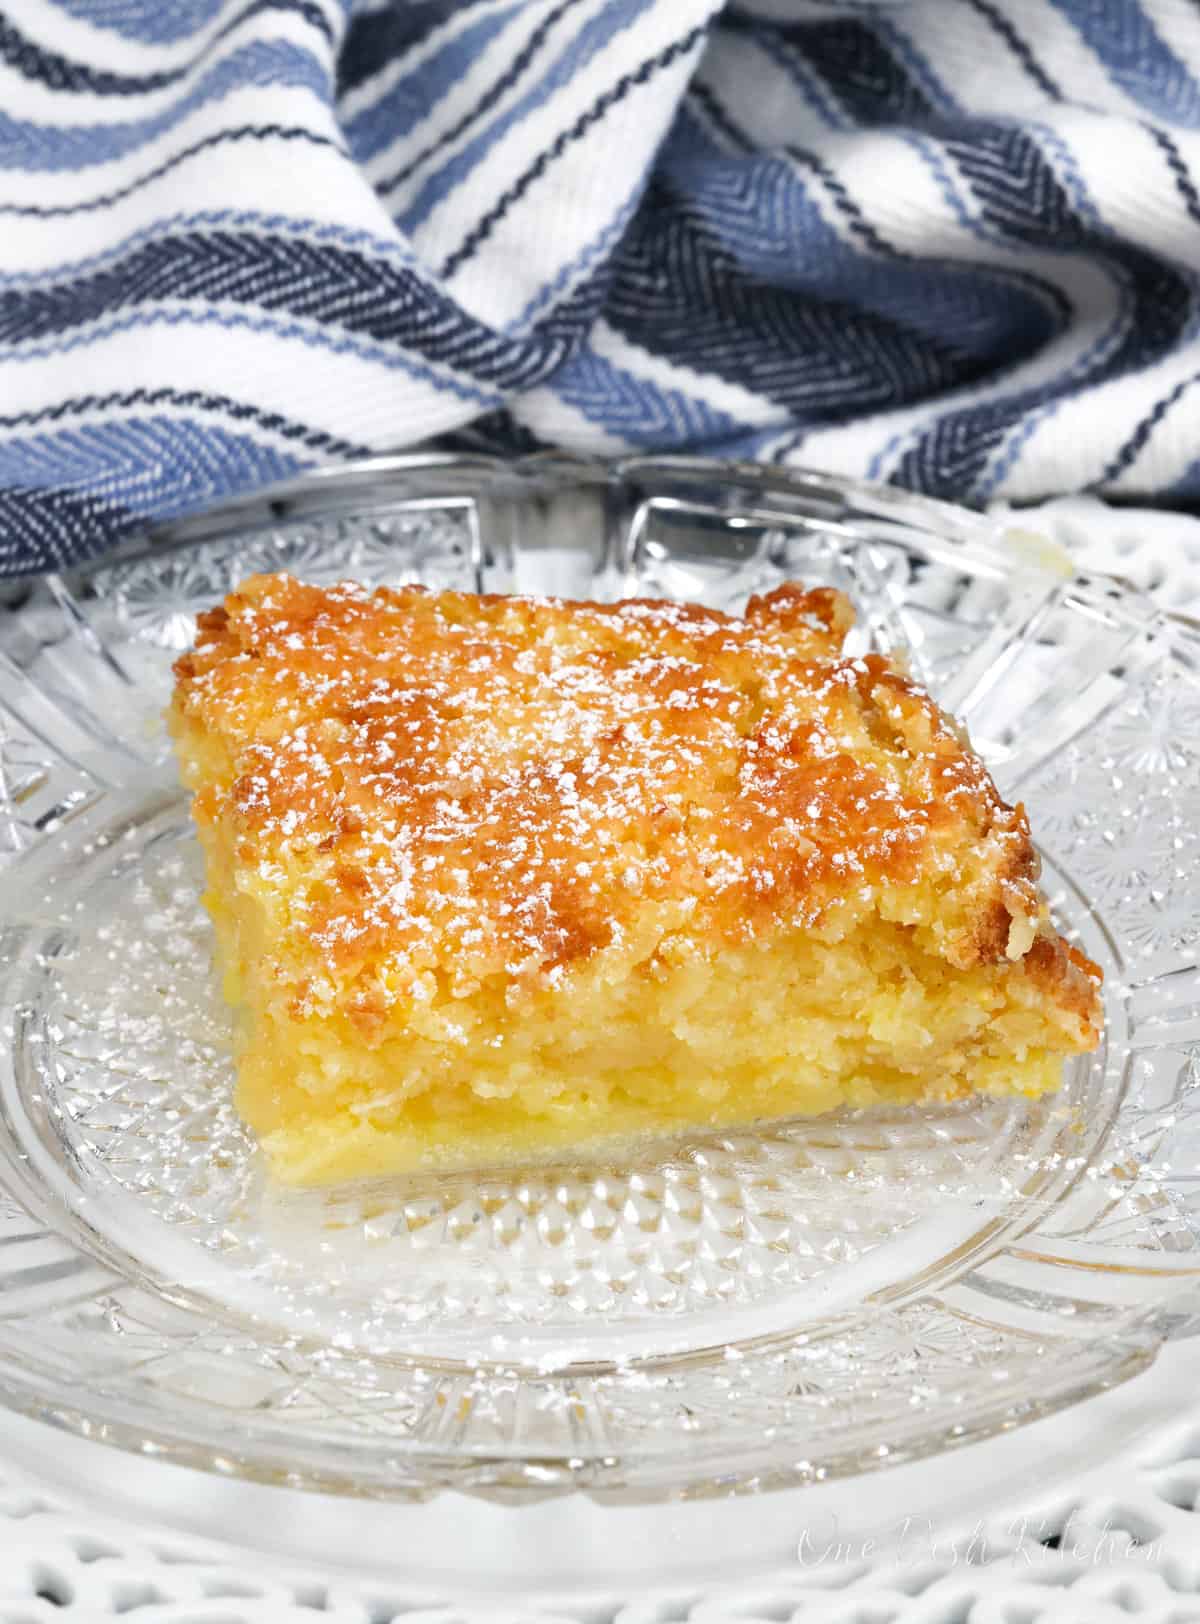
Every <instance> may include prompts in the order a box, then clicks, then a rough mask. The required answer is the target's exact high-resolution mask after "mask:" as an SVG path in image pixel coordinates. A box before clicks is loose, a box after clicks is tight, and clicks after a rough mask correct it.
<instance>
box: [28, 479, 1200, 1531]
mask: <svg viewBox="0 0 1200 1624" xmlns="http://www.w3.org/2000/svg"><path fill="white" fill-rule="evenodd" d="M274 569H287V570H291V571H292V572H294V573H295V574H298V575H300V576H303V577H306V578H309V579H313V580H333V579H336V578H338V577H342V576H353V577H356V578H358V579H361V580H365V581H368V582H371V583H377V582H399V581H412V580H417V581H421V582H424V583H425V584H427V585H429V586H450V585H453V586H459V587H464V588H467V589H471V590H490V591H539V592H541V591H548V592H555V593H560V594H568V595H574V596H595V597H600V598H606V599H611V598H615V597H619V596H625V595H630V594H636V595H642V596H645V595H656V596H668V597H676V598H686V599H697V600H700V601H702V602H706V603H709V604H714V605H719V606H721V607H725V608H735V607H738V606H740V605H741V603H742V602H743V601H744V600H745V598H746V597H747V595H748V594H749V593H751V592H754V591H761V590H763V589H764V588H769V587H770V586H771V585H773V584H774V583H776V582H778V581H780V580H782V579H784V578H787V577H792V578H798V579H801V580H804V581H807V582H825V583H830V584H835V585H837V586H840V587H842V588H843V589H844V590H845V591H847V592H848V593H849V594H850V596H851V597H852V598H853V599H854V601H855V603H856V604H857V606H858V609H859V613H860V626H859V629H858V631H857V632H856V633H855V636H856V637H857V639H858V641H859V645H860V647H863V648H865V647H868V646H871V647H878V648H884V649H902V650H904V651H905V654H906V656H907V658H908V659H909V661H910V663H911V665H912V667H913V669H914V671H915V672H916V673H917V674H918V675H919V676H920V677H921V678H922V679H923V680H924V681H925V682H927V683H928V685H929V686H930V688H931V689H932V690H933V692H934V693H935V694H936V695H937V696H938V697H939V699H941V700H942V701H943V703H945V704H946V705H948V706H949V707H951V708H952V709H953V710H954V711H956V712H957V713H958V714H959V715H960V716H962V717H964V718H965V719H966V720H967V722H968V723H969V725H970V727H971V730H972V733H973V736H974V739H975V742H976V744H977V746H978V747H979V748H980V749H981V751H982V753H983V755H984V756H985V757H986V759H987V760H988V762H989V763H990V765H991V767H992V769H993V771H994V772H995V774H996V777H997V779H998V781H999V783H1000V785H1001V788H1002V789H1003V790H1004V791H1005V792H1006V793H1007V794H1008V795H1009V796H1010V797H1012V798H1017V797H1020V798H1021V799H1024V800H1025V801H1026V802H1027V803H1028V805H1029V808H1030V812H1031V816H1032V819H1033V824H1034V830H1035V834H1036V836H1037V838H1038V841H1039V844H1040V846H1041V848H1042V851H1043V856H1044V862H1045V880H1046V885H1047V887H1048V890H1049V891H1050V893H1051V895H1052V899H1053V903H1054V906H1055V909H1056V912H1057V915H1058V918H1059V922H1060V924H1061V926H1062V928H1064V929H1065V930H1066V931H1068V932H1069V933H1070V934H1071V935H1072V936H1073V937H1075V938H1076V939H1078V940H1079V941H1080V942H1081V943H1082V945H1083V946H1084V947H1085V948H1086V951H1087V952H1088V953H1089V954H1090V955H1091V956H1092V957H1093V958H1095V959H1096V960H1098V961H1099V962H1100V964H1101V965H1102V966H1103V968H1104V971H1105V975H1106V987H1105V1000H1106V1018H1107V1030H1106V1038H1105V1042H1104V1046H1103V1047H1102V1049H1101V1050H1100V1052H1099V1053H1098V1054H1096V1055H1095V1056H1088V1057H1086V1058H1083V1059H1080V1060H1078V1061H1076V1062H1074V1063H1073V1064H1072V1065H1071V1067H1070V1068H1069V1071H1068V1075H1067V1080H1066V1084H1065V1087H1064V1089H1063V1091H1062V1093H1061V1094H1060V1095H1059V1096H1058V1097H1056V1098H1053V1099H1048V1100H1044V1101H1039V1102H1037V1103H1035V1104H1027V1103H1013V1102H1005V1101H994V1102H988V1103H983V1104H969V1105H959V1106H953V1107H946V1108H941V1109H927V1110H905V1111H903V1112H895V1113H883V1112H879V1113H871V1114H863V1113H856V1114H847V1115H843V1116H839V1117H836V1118H829V1119H824V1120H821V1121H816V1122H794V1123H788V1124H783V1125H781V1126H777V1127H774V1128H772V1129H770V1130H769V1131H765V1132H756V1133H746V1134H738V1135H733V1136H722V1137H718V1138H708V1139H701V1140H696V1141H683V1142H679V1143H677V1144H673V1145H669V1146H665V1147H660V1148H659V1149H658V1151H657V1152H651V1151H646V1152H644V1153H643V1154H642V1155H641V1156H640V1158H639V1159H638V1160H636V1161H630V1162H622V1163H620V1164H613V1165H602V1166H597V1165H591V1166H572V1165H566V1164H564V1165H563V1166H561V1167H555V1168H550V1169H547V1168H544V1167H543V1168H539V1169H537V1170H536V1171H527V1172H516V1173H506V1174H497V1173H489V1174H487V1175H486V1176H481V1177H477V1178H467V1177H461V1176H454V1177H448V1176H443V1177H432V1176H423V1177H419V1178H413V1179H410V1180H408V1181H395V1182H391V1183H389V1184H387V1185H381V1186H371V1187H360V1188H355V1189H346V1190H341V1191H336V1192H331V1193H324V1194H302V1195H297V1194H291V1195H282V1194H279V1193H276V1192H272V1191H271V1190H270V1189H269V1188H268V1187H267V1186H266V1185H265V1184H264V1182H263V1180H262V1177H261V1172H260V1169H259V1166H258V1161H257V1158H256V1155H255V1151H254V1147H253V1144H252V1143H251V1141H250V1139H249V1138H248V1136H247V1134H246V1133H245V1132H244V1130H243V1129H242V1127H241V1125H240V1123H239V1122H238V1120H237V1117H236V1115H235V1113H234V1111H233V1109H232V1105H231V1096H230V1089H231V1075H232V1074H231V1065H230V1059H229V1050H228V1019H227V1013H226V1010H225V1009H224V1007H223V1005H222V1003H221V1001H220V999H219V997H218V996H217V994H216V992H215V990H214V986H213V978H212V975H211V966H210V940H209V933H208V926H207V923H206V921H205V918H204V915H203V913H202V911H201V909H200V908H199V905H198V900H197V899H198V889H199V867H198V860H197V850H196V847H195V844H194V841H193V838H192V834H191V830H190V824H189V819H188V809H187V803H186V799H185V797H184V796H183V795H182V793H181V792H180V790H179V788H178V786H177V784H176V781H175V776H174V772H173V768H172V765H171V760H170V755H169V751H168V749H167V746H166V742H165V737H164V733H163V729H162V726H161V721H160V716H161V710H162V706H163V703H164V700H165V698H166V695H167V692H168V684H169V667H170V663H171V660H172V659H173V658H174V656H175V655H176V654H177V653H178V651H179V650H181V649H183V648H185V647H186V646H187V645H188V643H189V641H190V638H191V633H192V624H193V617H194V615H195V614H196V612H197V610H199V609H202V608H205V607H208V606H210V605H211V604H212V603H214V602H215V601H216V600H217V599H219V598H220V597H221V596H222V594H223V593H224V592H225V591H227V590H228V589H229V587H230V586H232V585H233V584H234V583H236V582H237V581H238V580H239V579H240V578H241V577H243V576H244V575H246V574H248V573H249V572H251V571H254V570H274ZM8 597H9V601H8V602H7V604H6V605H5V606H4V607H3V608H0V1034H2V1044H0V1110H2V1113H3V1115H2V1120H0V1188H2V1192H3V1193H2V1195H0V1397H2V1398H3V1399H4V1401H6V1402H7V1403H8V1404H10V1405H12V1406H14V1407H17V1408H19V1409H21V1410H24V1411H27V1412H29V1413H31V1414H35V1415H38V1416H41V1417H43V1418H46V1419H50V1420H52V1421H54V1422H56V1423H57V1424H59V1425H61V1426H63V1427H66V1428H69V1429H71V1430H74V1431H77V1432H80V1433H83V1434H85V1435H87V1436H90V1437H98V1438H102V1439H104V1440H107V1441H109V1442H111V1443H114V1444H117V1445H120V1446H122V1447H124V1448H128V1449H136V1450H141V1451H143V1452H146V1453H152V1454H154V1455H156V1456H161V1457H165V1458H167V1459H171V1460H177V1461H181V1462H185V1463H190V1464H193V1465H199V1466H203V1467H207V1468H211V1469H214V1470H218V1471H221V1472H224V1473H232V1474H235V1475H239V1476H245V1477H252V1478H258V1479H261V1480H266V1481H269V1482H284V1483H287V1484H290V1485H293V1486H308V1487H319V1488H323V1489H326V1490H330V1491H333V1492H337V1493H345V1494H367V1495H374V1496H393V1497H405V1496H427V1495H429V1494H430V1493H432V1492H434V1491H436V1490H438V1489H441V1488H448V1487H453V1488H456V1489H460V1490H464V1491H467V1492H472V1493H478V1494H483V1495H491V1496H495V1497H499V1498H501V1499H505V1500H513V1499H516V1500H519V1499H522V1498H524V1497H532V1496H544V1495H548V1494H553V1493H556V1492H562V1491H566V1490H571V1489H580V1488H582V1489H585V1490H587V1491H588V1492H589V1493H591V1494H593V1495H595V1496H598V1497H602V1498H611V1499H613V1500H616V1501H623V1500H629V1501H636V1500H651V1499H655V1498H661V1497H677V1496H680V1495H687V1496H699V1495H705V1494H714V1493H724V1492H727V1491H731V1490H735V1489H739V1488H755V1489H761V1488H765V1487H771V1486H774V1485H785V1484H796V1483H803V1482H807V1481H818V1480H821V1479H825V1478H828V1477H831V1476H834V1475H838V1474H847V1473H855V1472H864V1471H868V1470H871V1469H874V1468H877V1467H879V1466H881V1465H886V1464H889V1463H894V1462H897V1461H901V1460H906V1459H911V1458H913V1457H915V1456H918V1455H924V1454H929V1453H931V1452H934V1451H937V1450H941V1449H944V1448H947V1447H950V1446H951V1445H953V1444H955V1443H959V1442H963V1441H966V1440H970V1439H976V1438H980V1437H984V1436H987V1435H988V1434H990V1433H992V1432H994V1431H996V1430H998V1429H1007V1428H1010V1427H1012V1426H1014V1425H1017V1424H1019V1423H1021V1422H1023V1421H1027V1420H1030V1419H1033V1418H1034V1417H1036V1416H1039V1415H1042V1414H1045V1413H1046V1412H1047V1411H1049V1410H1052V1409H1055V1408H1058V1407H1060V1406H1062V1405H1065V1404H1067V1403H1070V1402H1072V1401H1074V1400H1076V1399H1079V1398H1081V1397H1084V1396H1086V1395H1088V1394H1091V1393H1094V1392H1096V1391H1097V1390H1099V1389H1101V1388H1103V1387H1106V1386H1109V1385H1111V1384H1113V1383H1115V1382H1117V1381H1120V1380H1122V1379H1123V1378H1124V1377H1126V1376H1129V1375H1131V1374H1132V1373H1134V1372H1135V1371H1137V1370H1140V1369H1142V1368H1143V1367H1144V1366H1145V1365H1146V1364H1147V1363H1148V1362H1149V1361H1150V1360H1151V1359H1152V1358H1153V1356H1154V1352H1155V1349H1156V1348H1157V1347H1158V1346H1159V1345H1160V1344H1161V1342H1162V1340H1163V1338H1164V1337H1165V1336H1167V1335H1169V1334H1171V1333H1172V1332H1178V1331H1180V1330H1182V1329H1190V1328H1191V1316H1192V1314H1193V1312H1194V1311H1195V1310H1196V1308H1197V1307H1198V1306H1200V1294H1198V1293H1197V1291H1196V1285H1197V1277H1198V1275H1200V1112H1198V1110H1197V1107H1198V1105H1200V974H1198V971H1197V951H1198V947H1200V682H1198V679H1197V666H1198V662H1200V627H1198V626H1196V625H1195V624H1192V623H1189V622H1186V621H1184V620H1181V619H1178V618H1173V617H1171V616H1169V615H1166V614H1164V613H1161V612H1159V611H1158V610H1156V608H1155V607H1154V606H1153V605H1152V604H1151V603H1150V602H1149V601H1148V600H1147V599H1145V598H1144V597H1142V596H1140V595H1139V594H1138V593H1137V592H1136V591H1135V590H1134V589H1133V588H1131V587H1129V586H1127V585H1125V584H1123V583H1122V582H1120V581H1117V580H1113V579H1109V578H1103V577H1093V578H1085V577H1081V576H1079V575H1077V574H1075V573H1074V572H1073V570H1072V568H1071V566H1070V563H1069V561H1068V560H1067V559H1066V558H1065V556H1064V555H1062V554H1061V553H1059V552H1058V551H1057V550H1056V549H1054V548H1053V547H1051V546H1050V545H1049V544H1047V543H1044V542H1040V541H1039V540H1038V538H1036V537H1035V536H1030V535H1026V534H1022V533H1020V532H1018V531H1015V530H1008V531H1002V530H1000V529H999V528H998V527H997V526H995V525H994V524H992V523H990V522H989V521H986V520H983V519H980V518H977V517H974V516H971V515H969V514H965V513H959V512H957V511H955V510H953V509H950V508H946V507H942V506H939V505H937V504H933V503H929V502H925V501H921V500H918V499H914V498H911V497H908V496H904V495H902V494H900V493H897V492H889V491H884V490H872V489H867V488H858V487H853V486H850V485H847V484H845V483H843V482H840V481H836V480H832V479H827V478H824V477H819V476H814V475H806V474H802V473H796V472H794V471H783V470H775V469H760V468H752V467H748V466H742V465H720V464H713V463H707V462H690V461H687V460H685V459H663V460H646V459H641V460H630V461H627V462H624V463H621V464H618V465H601V464H590V463H586V462H579V461H573V460H567V459H561V458H535V459H531V460H529V461H527V462H524V463H518V464H501V463H496V462H493V461H490V460H488V459H486V458H444V457H430V458H422V457H418V458H391V459H387V458H384V459H376V460H374V461H373V462H371V463H369V464H365V465H362V466H360V467H357V468H354V469H350V470H343V471H336V472H331V473H325V474H319V475H315V476H312V477H310V478H309V479H307V480H305V481H303V482H300V483H298V484H296V485H294V486H290V487H288V488H286V489H283V490H280V491H277V492H274V493H270V494H268V495H267V496H264V497H263V498H261V499H258V500H255V501H251V502H248V503H245V504H241V505H239V506H238V507H236V508H232V509H228V510H226V511H225V512H223V513H221V514H218V515H215V516H211V517H208V518H204V519H200V520H194V521H189V522H188V523H186V524H184V525H181V526H176V527H174V528H173V529H172V530H171V531H170V532H169V533H165V534H164V535H162V536H160V537H156V538H153V539H152V540H151V541H150V542H149V543H147V544H146V545H144V546H143V547H142V548H141V549H140V550H137V551H131V552H128V553H126V554H125V555H124V556H121V557H118V558H115V559H110V560H108V561H105V562H103V563H101V564H99V565H97V566H95V567H91V568H87V569H83V570H80V571H77V572H75V573H72V574H71V575H64V576H62V577H50V578H47V579H44V580H41V581H38V582H35V583H30V584H28V585H26V586H24V587H22V588H20V589H18V590H17V591H16V592H15V593H14V592H11V591H10V593H9V594H8Z"/></svg>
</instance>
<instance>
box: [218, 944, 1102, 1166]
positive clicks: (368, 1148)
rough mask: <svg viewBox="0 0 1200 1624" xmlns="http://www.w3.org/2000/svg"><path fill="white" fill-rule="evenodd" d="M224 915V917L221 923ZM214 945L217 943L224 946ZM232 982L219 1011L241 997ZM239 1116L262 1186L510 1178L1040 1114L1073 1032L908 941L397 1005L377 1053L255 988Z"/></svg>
mask: <svg viewBox="0 0 1200 1624" xmlns="http://www.w3.org/2000/svg"><path fill="white" fill-rule="evenodd" d="M218 918H219V914H218ZM222 934H224V933H222ZM238 981H239V977H238V975H237V974H236V973H235V974H234V975H233V976H231V977H229V978H228V980H227V988H226V990H227V993H228V994H230V995H231V996H232V997H233V998H234V999H235V1000H236V999H237V998H239V997H240V995H241V992H242V988H241V987H240V986H239V985H238ZM249 1002H250V1004H251V1006H252V1008H253V1009H254V1012H255V1013H254V1016H253V1018H252V1024H251V1023H250V1022H248V1023H247V1026H246V1029H245V1031H244V1032H243V1036H242V1041H241V1045H240V1047H241V1054H240V1058H239V1087H238V1100H237V1103H238V1107H239V1109H240V1111H241V1113H242V1115H243V1116H244V1118H245V1119H246V1120H247V1122H248V1123H249V1124H250V1126H251V1127H252V1128H253V1129H254V1130H255V1132H256V1133H257V1134H258V1136H259V1138H260V1141H261V1143H262V1145H263V1148H264V1150H265V1152H266V1155H267V1157H268V1158H269V1160H270V1163H271V1170H272V1173H273V1175H274V1176H275V1177H276V1178H277V1179H279V1180H280V1181H282V1182H284V1183H288V1184H295V1185H305V1184H323V1183H332V1182H340V1181H342V1180H350V1179H357V1178H366V1177H377V1176H380V1175H384V1174H389V1173H398V1172H411V1171H414V1170H419V1169H446V1170H450V1169H464V1168H482V1167H487V1166H502V1165H520V1164H522V1163H536V1162H538V1161H545V1160H548V1159H552V1158H560V1157H561V1156H562V1154H563V1153H564V1152H566V1151H570V1153H571V1154H572V1155H579V1154H586V1153H589V1152H595V1151H598V1150H601V1149H607V1148H611V1147H613V1146H615V1145H620V1144H625V1143H628V1142H630V1141H636V1140H646V1139H648V1138H659V1137H662V1138H668V1137H677V1136H679V1135H680V1134H682V1133H684V1132H689V1133H690V1132H698V1133H704V1132H708V1131H711V1130H714V1129H726V1128H735V1127H741V1126H747V1125H750V1124H754V1123H762V1122H767V1121H778V1120H780V1119H786V1118H789V1117H812V1116H819V1115H822V1114H824V1113H827V1112H831V1111H835V1110H837V1109H839V1108H842V1107H865V1106H890V1105H899V1104H907V1103H911V1102H913V1101H948V1100H954V1099H959V1098H963V1097H965V1096H966V1095H968V1094H970V1093H982V1094H990V1095H1025V1096H1028V1097H1034V1096H1037V1095H1040V1094H1044V1093H1046V1092H1048V1091H1052V1090H1054V1089H1055V1088H1057V1087H1058V1086H1059V1084H1060V1082H1061V1079H1062V1068H1063V1051H1064V1050H1067V1049H1073V1048H1083V1047H1085V1046H1087V1045H1086V1041H1085V1040H1086V1031H1085V1028H1084V1022H1083V1020H1082V1018H1081V1017H1080V1016H1078V1015H1074V1014H1072V1012H1071V1011H1070V1010H1069V1009H1064V1008H1059V1007H1056V1006H1051V1007H1050V1008H1049V1009H1048V1008H1047V1006H1046V999H1045V989H1044V987H1043V986H1042V985H1040V983H1039V981H1038V979H1037V978H1036V977H1035V976H1034V974H1032V973H1031V971H1030V970H1029V968H1028V967H1026V966H1025V965H1023V964H1017V965H1012V964H1008V965H1003V966H985V967H980V968H978V969H975V970H971V971H965V972H964V971H958V970H953V969H951V968H950V967H948V966H946V965H945V964H944V963H943V962H942V961H940V960H938V959H936V958H934V957H933V956H931V955H929V954H927V953H925V952H923V951H922V950H921V949H920V948H918V947H917V946H916V945H915V943H914V941H913V937H912V932H911V931H909V930H907V929H906V928H905V927H903V926H898V925H889V924H884V923H882V922H879V923H878V924H877V928H873V929H872V930H870V931H860V932H857V933H854V934H852V935H851V936H849V937H847V938H845V939H843V940H840V941H834V942H825V941H820V940H818V939H816V938H813V937H805V936H795V935H793V936H782V935H781V936H779V937H777V938H776V939H774V940H765V941H756V942H754V943H751V944H748V945H745V946H739V947H733V948H731V947H725V948H722V949H721V950H720V951H719V952H715V953H713V954H711V956H710V955H709V954H706V953H704V952H701V951H699V950H697V949H696V948H695V947H694V945H692V944H689V945H688V946H687V947H684V948H680V950H679V951H678V952H676V953H675V954H674V955H673V956H671V955H667V956H664V955H661V954H660V955H658V956H656V957H655V958H654V959H653V960H652V961H651V962H650V963H648V964H647V963H643V964H640V965H632V966H626V967H624V968H622V967H620V966H614V965H611V964H606V965H605V964H597V965H593V966H589V967H588V968H587V969H585V970H584V971H583V972H582V973H579V972H577V973H576V974H575V975H574V976H573V977H572V978H571V979H570V981H569V983H568V984H567V985H566V986H565V987H562V988H559V989H545V990H543V991H542V992H540V993H539V994H536V995H533V996H530V997H527V998H526V999H524V1000H523V1001H522V1002H521V1003H519V1004H518V1005H515V1006H514V1005H513V1004H512V1003H511V1002H510V1001H509V1000H507V999H506V997H505V992H504V990H503V989H501V988H499V987H495V988H492V987H488V986H487V985H484V986H481V987H479V988H478V989H477V990H476V991H475V993H474V994H473V995H471V996H469V997H446V998H440V999H439V998H437V997H434V998H431V999H430V1000H429V1001H428V1002H425V1003H416V1002H413V1001H405V1002H404V1003H403V1004H401V1003H397V1004H396V1005H394V1006H393V1007H392V1008H391V1009H390V1010H389V1011H388V1012H387V1015H386V1017H385V1018H384V1019H383V1020H382V1021H381V1022H380V1023H378V1024H377V1025H376V1026H375V1028H374V1029H373V1031H372V1033H371V1037H370V1042H369V1043H367V1042H364V1037H363V1033H362V1031H361V1030H360V1028H359V1026H357V1025H356V1024H355V1023H354V1022H353V1021H352V1020H350V1019H348V1018H347V1017H346V1015H345V1014H344V1013H342V1012H340V1011H336V1010H335V1011H334V1012H332V1013H331V1014H330V1015H328V1016H321V1015H311V1016H309V1017H308V1018H296V1017H295V1016H294V1015H293V1014H292V1013H290V1012H289V1011H288V1010H287V1009H286V1008H284V1007H283V1006H282V1003H281V1002H280V1001H277V1002H276V1004H275V1005H274V1006H273V1005H272V1003H271V1000H270V999H269V998H266V997H264V996H263V995H262V989H258V990H257V993H256V995H255V996H254V997H252V998H251V999H250V1000H249Z"/></svg>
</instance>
